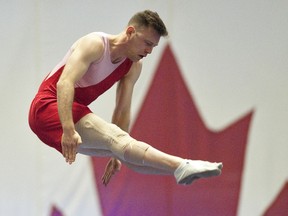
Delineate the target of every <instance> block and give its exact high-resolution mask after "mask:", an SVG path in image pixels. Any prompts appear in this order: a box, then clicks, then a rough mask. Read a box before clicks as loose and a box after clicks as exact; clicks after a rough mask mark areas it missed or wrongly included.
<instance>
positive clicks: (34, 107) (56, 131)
mask: <svg viewBox="0 0 288 216" xmlns="http://www.w3.org/2000/svg"><path fill="white" fill-rule="evenodd" d="M91 112H92V111H91V110H90V109H89V108H88V107H87V106H85V105H82V104H79V103H77V102H73V107H72V113H73V121H74V123H77V122H78V121H79V120H80V119H81V118H82V117H83V116H85V115H87V114H88V113H91ZM29 125H30V128H31V129H32V131H33V132H34V133H35V134H36V135H37V136H38V137H39V139H40V140H41V141H42V142H44V143H45V144H47V145H49V146H50V147H53V148H55V149H56V150H58V151H59V152H61V153H62V147H61V137H62V132H63V130H62V125H61V122H60V118H59V115H58V107H57V99H56V97H55V96H54V95H47V94H45V93H44V92H43V93H38V94H37V95H36V97H35V98H34V100H33V101H32V104H31V106H30V111H29Z"/></svg>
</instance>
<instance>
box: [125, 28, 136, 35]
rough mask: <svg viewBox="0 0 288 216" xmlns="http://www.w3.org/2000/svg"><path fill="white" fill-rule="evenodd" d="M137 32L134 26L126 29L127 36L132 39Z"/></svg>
mask: <svg viewBox="0 0 288 216" xmlns="http://www.w3.org/2000/svg"><path fill="white" fill-rule="evenodd" d="M135 32H136V30H135V27H134V26H128V27H127V28H126V35H127V36H128V37H130V36H131V35H132V34H133V33H135Z"/></svg>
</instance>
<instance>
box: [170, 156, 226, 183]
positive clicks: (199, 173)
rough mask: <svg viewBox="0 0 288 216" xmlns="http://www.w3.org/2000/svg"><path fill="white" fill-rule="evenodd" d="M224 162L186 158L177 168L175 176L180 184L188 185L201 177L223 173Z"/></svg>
mask: <svg viewBox="0 0 288 216" xmlns="http://www.w3.org/2000/svg"><path fill="white" fill-rule="evenodd" d="M222 167H223V164H222V163H211V162H208V161H201V160H184V161H183V162H182V163H181V164H180V166H179V167H178V168H177V169H176V170H175V172H174V176H175V178H176V181H177V183H178V184H184V185H188V184H191V183H192V182H193V181H194V180H196V179H199V178H208V177H212V176H218V175H220V174H221V170H222Z"/></svg>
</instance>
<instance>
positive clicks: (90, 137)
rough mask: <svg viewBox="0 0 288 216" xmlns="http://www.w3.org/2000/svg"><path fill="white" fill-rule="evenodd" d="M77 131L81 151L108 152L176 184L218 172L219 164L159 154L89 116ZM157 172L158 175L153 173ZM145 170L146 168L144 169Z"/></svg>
mask: <svg viewBox="0 0 288 216" xmlns="http://www.w3.org/2000/svg"><path fill="white" fill-rule="evenodd" d="M76 129H77V131H78V133H79V134H80V135H81V137H82V141H83V144H82V145H80V146H79V148H80V152H81V148H85V149H86V150H87V149H93V151H95V150H98V149H100V150H107V151H111V153H112V154H113V155H114V157H116V158H118V159H120V160H121V161H124V162H127V163H128V164H131V165H134V166H131V167H137V166H143V167H149V168H150V170H151V171H152V170H153V172H155V173H154V174H161V173H162V172H163V171H164V172H165V173H167V174H174V175H175V178H176V181H177V182H178V183H179V184H190V183H191V182H192V181H193V180H194V179H197V178H201V177H210V176H214V175H219V174H220V173H221V169H222V164H221V163H210V162H206V161H192V160H184V159H182V158H180V157H176V156H172V155H169V154H166V153H164V152H161V151H159V150H157V149H155V148H153V147H152V146H150V145H148V144H146V143H144V142H140V141H137V140H135V139H134V138H132V137H131V136H130V135H129V134H128V133H126V132H125V131H123V130H121V129H120V128H119V127H117V126H116V125H114V124H110V123H107V122H105V121H104V120H102V119H101V118H99V117H98V116H96V115H95V114H88V115H86V116H85V117H83V118H82V119H81V120H80V121H79V122H78V123H77V124H76ZM157 170H158V171H159V173H156V172H157ZM146 171H148V169H147V170H146Z"/></svg>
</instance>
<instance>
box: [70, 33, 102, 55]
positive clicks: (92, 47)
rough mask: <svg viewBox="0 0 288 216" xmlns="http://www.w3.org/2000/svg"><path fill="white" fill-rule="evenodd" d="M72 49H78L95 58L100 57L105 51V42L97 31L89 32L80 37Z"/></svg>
mask: <svg viewBox="0 0 288 216" xmlns="http://www.w3.org/2000/svg"><path fill="white" fill-rule="evenodd" d="M72 51H73V52H74V51H77V52H80V53H82V54H83V55H85V56H86V57H87V58H93V60H97V59H100V58H101V56H102V55H103V52H104V42H103V39H102V37H101V36H99V35H98V34H96V33H90V34H87V35H85V36H83V37H81V38H79V39H78V40H77V41H76V42H75V43H74V44H73V45H72Z"/></svg>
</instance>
